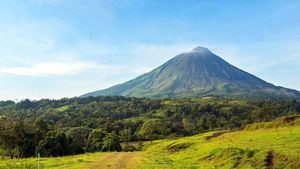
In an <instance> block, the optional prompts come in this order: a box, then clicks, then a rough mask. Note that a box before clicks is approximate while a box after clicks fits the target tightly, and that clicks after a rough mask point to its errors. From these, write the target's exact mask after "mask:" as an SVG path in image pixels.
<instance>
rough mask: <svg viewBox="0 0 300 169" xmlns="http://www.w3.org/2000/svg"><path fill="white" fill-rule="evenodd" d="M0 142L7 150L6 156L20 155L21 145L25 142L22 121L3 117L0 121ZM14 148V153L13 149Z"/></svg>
mask: <svg viewBox="0 0 300 169" xmlns="http://www.w3.org/2000/svg"><path fill="white" fill-rule="evenodd" d="M0 124H1V125H0V144H1V145H2V146H3V147H4V148H5V149H6V150H7V153H8V156H10V158H11V159H12V158H13V157H14V156H16V157H21V156H22V155H21V154H22V153H21V147H22V145H23V144H24V142H25V139H24V138H25V126H24V122H23V121H20V120H18V119H5V120H1V122H0ZM14 149H15V150H16V153H14V152H13V150H14Z"/></svg>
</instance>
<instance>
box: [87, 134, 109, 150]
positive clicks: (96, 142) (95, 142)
mask: <svg viewBox="0 0 300 169" xmlns="http://www.w3.org/2000/svg"><path fill="white" fill-rule="evenodd" d="M105 136H106V132H105V131H104V130H102V129H94V130H92V131H91V132H90V134H89V137H88V140H87V151H90V152H95V151H102V147H103V139H104V137H105Z"/></svg>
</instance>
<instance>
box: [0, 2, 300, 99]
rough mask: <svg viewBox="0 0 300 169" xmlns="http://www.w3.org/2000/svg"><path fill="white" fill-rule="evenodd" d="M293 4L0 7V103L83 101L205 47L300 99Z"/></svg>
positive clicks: (298, 15) (299, 26)
mask: <svg viewBox="0 0 300 169" xmlns="http://www.w3.org/2000/svg"><path fill="white" fill-rule="evenodd" d="M299 9H300V1H298V0H252V1H244V0H228V1H224V0H176V1H174V0H149V1H146V0H120V1H118V0H111V1H108V0H107V1H105V0H26V1H24V0H0V82H1V83H0V100H7V99H13V100H15V99H18V100H20V99H25V98H30V99H40V98H62V97H73V96H79V95H81V94H84V93H86V92H90V91H94V90H98V89H103V88H106V87H109V86H111V85H114V84H117V83H121V82H125V81H127V80H129V79H131V78H134V77H136V76H138V75H140V74H142V73H145V72H147V71H149V70H151V69H153V68H155V67H157V66H159V65H161V64H162V63H164V62H165V61H167V60H168V59H170V58H172V57H173V56H175V55H176V54H178V53H181V52H186V51H188V50H190V49H192V48H194V47H195V46H198V45H200V46H205V47H207V48H209V49H210V50H212V51H213V52H214V53H216V54H217V55H219V56H221V57H222V58H223V59H225V60H226V61H228V62H230V63H231V64H233V65H235V66H237V67H239V68H241V69H244V70H246V71H248V72H250V73H252V74H254V75H256V76H258V77H260V78H262V79H264V80H266V81H268V82H271V83H273V84H275V85H280V86H284V87H289V88H294V89H297V90H300V78H299V77H300V76H299V75H300V11H299Z"/></svg>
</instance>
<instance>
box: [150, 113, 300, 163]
mask: <svg viewBox="0 0 300 169" xmlns="http://www.w3.org/2000/svg"><path fill="white" fill-rule="evenodd" d="M299 125H300V120H299V117H298V118H296V119H292V120H290V121H289V118H282V119H278V120H277V121H274V122H270V123H257V124H253V125H250V126H247V127H246V129H247V130H242V131H235V132H232V131H218V132H209V133H205V134H200V135H195V136H192V137H185V138H181V139H176V140H161V141H156V142H153V143H151V144H148V146H147V149H146V153H145V159H146V160H145V162H146V163H147V164H148V165H149V168H151V167H150V166H159V167H158V168H183V167H185V168H242V169H245V168H249V169H250V168H253V169H255V168H290V169H296V168H299V167H300V126H299ZM145 168H147V167H146V166H145Z"/></svg>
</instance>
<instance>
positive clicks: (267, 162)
mask: <svg viewBox="0 0 300 169" xmlns="http://www.w3.org/2000/svg"><path fill="white" fill-rule="evenodd" d="M273 158H274V152H273V151H269V152H268V153H267V156H266V159H265V166H266V169H273V165H274V164H273Z"/></svg>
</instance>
